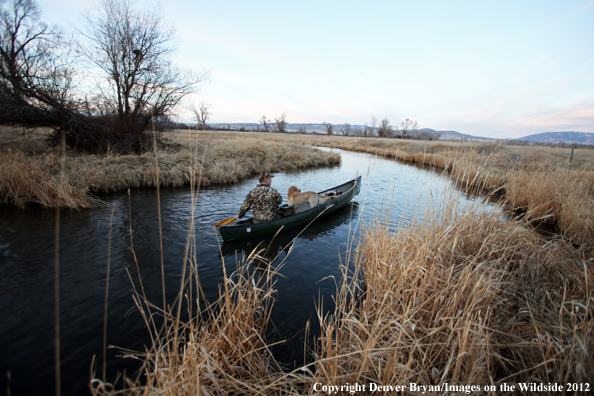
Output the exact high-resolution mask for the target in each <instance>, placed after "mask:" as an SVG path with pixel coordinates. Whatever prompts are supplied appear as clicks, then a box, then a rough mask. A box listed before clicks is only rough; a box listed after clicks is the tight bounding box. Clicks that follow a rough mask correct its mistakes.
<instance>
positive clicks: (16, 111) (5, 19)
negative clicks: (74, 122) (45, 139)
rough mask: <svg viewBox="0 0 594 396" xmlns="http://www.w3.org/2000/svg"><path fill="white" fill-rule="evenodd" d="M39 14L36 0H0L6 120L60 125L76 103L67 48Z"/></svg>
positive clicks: (0, 97)
mask: <svg viewBox="0 0 594 396" xmlns="http://www.w3.org/2000/svg"><path fill="white" fill-rule="evenodd" d="M40 16H41V10H40V9H39V7H38V6H37V4H36V3H35V1H34V0H11V1H6V0H0V121H1V122H6V123H13V122H14V123H20V124H23V125H29V126H38V125H49V126H56V125H59V124H60V122H61V121H64V118H67V119H69V118H70V117H67V116H64V113H70V110H71V109H72V108H75V107H76V105H75V104H74V102H73V101H72V100H71V95H70V93H71V89H72V76H73V69H72V68H71V67H70V65H69V63H70V62H69V57H68V51H67V48H66V47H65V46H64V45H63V42H62V41H61V34H60V31H59V30H58V29H57V28H49V27H48V26H47V25H46V24H45V23H43V22H41V21H40ZM68 121H71V120H70V119H69V120H68Z"/></svg>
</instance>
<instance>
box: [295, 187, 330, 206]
mask: <svg viewBox="0 0 594 396" xmlns="http://www.w3.org/2000/svg"><path fill="white" fill-rule="evenodd" d="M331 198H332V197H325V198H324V197H321V196H320V195H319V194H318V193H315V192H313V191H306V192H303V193H302V192H301V190H300V189H298V188H297V187H295V186H291V187H290V188H289V192H288V193H287V205H289V206H293V207H295V208H298V207H300V206H301V205H303V204H305V203H309V206H310V207H311V208H314V207H315V206H316V205H317V204H318V203H324V202H327V201H328V200H329V199H331Z"/></svg>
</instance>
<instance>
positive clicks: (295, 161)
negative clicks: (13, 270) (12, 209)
mask: <svg viewBox="0 0 594 396" xmlns="http://www.w3.org/2000/svg"><path fill="white" fill-rule="evenodd" d="M46 134H47V131H44V130H38V131H30V132H28V136H24V134H23V132H22V131H19V130H15V129H12V128H4V129H3V130H2V131H1V132H0V136H1V138H0V202H2V203H7V204H11V205H15V206H19V207H26V206H29V205H39V206H42V207H54V206H56V205H60V206H61V207H67V208H72V209H84V208H89V207H93V206H97V205H100V204H101V201H100V200H99V199H97V198H96V197H94V195H93V194H96V193H108V192H115V191H122V190H126V189H128V188H134V187H155V186H156V185H157V167H156V162H157V161H158V165H159V166H158V172H159V174H158V178H159V185H160V186H162V187H169V186H171V187H178V186H182V185H188V184H190V181H191V180H198V179H200V180H201V185H202V186H210V185H213V184H227V183H234V182H237V181H238V180H241V179H245V178H248V177H254V176H255V175H257V174H258V173H260V172H262V171H266V172H278V171H281V170H287V169H297V168H305V167H311V166H325V165H333V164H338V163H340V155H338V154H334V153H329V152H324V151H321V150H316V149H314V148H313V147H311V146H309V145H302V144H299V143H289V144H287V143H285V142H282V143H279V142H277V141H269V140H263V139H259V138H257V137H253V136H243V135H235V136H231V137H226V138H224V139H223V138H222V136H219V135H216V134H197V133H196V131H192V132H187V131H178V132H177V133H170V134H168V135H166V136H165V137H166V141H167V142H168V144H166V145H161V146H160V147H159V148H158V150H157V157H155V153H154V152H150V153H145V154H143V155H110V154H107V155H89V154H81V153H77V152H73V151H71V150H64V153H65V154H64V155H63V154H62V150H61V149H60V148H49V147H47V145H46V144H45V141H44V138H45V135H46Z"/></svg>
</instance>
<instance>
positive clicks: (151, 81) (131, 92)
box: [78, 0, 207, 140]
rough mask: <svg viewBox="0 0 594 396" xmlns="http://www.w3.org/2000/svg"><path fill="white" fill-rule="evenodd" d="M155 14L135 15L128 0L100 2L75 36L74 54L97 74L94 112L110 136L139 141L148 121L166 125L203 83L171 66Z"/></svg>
mask: <svg viewBox="0 0 594 396" xmlns="http://www.w3.org/2000/svg"><path fill="white" fill-rule="evenodd" d="M158 12H159V10H154V9H152V10H143V11H141V10H137V9H135V8H134V3H133V0H103V1H102V3H101V6H100V8H99V9H98V10H97V11H96V13H95V14H93V15H90V16H87V18H86V23H85V27H84V28H83V29H82V30H81V31H80V33H81V35H82V37H83V41H82V42H81V43H80V45H79V46H78V52H79V54H80V55H81V56H82V57H84V59H85V60H86V61H87V62H88V64H89V65H90V66H91V67H93V68H95V69H96V70H97V71H98V72H99V73H100V74H102V79H100V80H98V81H97V91H96V98H97V101H98V103H97V104H98V106H97V108H98V109H99V110H100V111H102V112H105V115H106V116H108V119H109V120H111V131H112V133H113V134H115V135H125V136H130V138H131V139H136V140H138V139H143V138H144V137H145V136H144V133H145V130H146V127H147V126H148V125H149V123H150V121H151V119H167V118H168V117H169V116H170V115H171V114H172V112H173V110H174V108H175V107H176V106H177V105H178V104H179V102H180V101H181V100H182V98H184V97H185V96H186V95H187V94H189V93H191V92H193V91H194V90H195V88H196V87H197V85H198V84H199V83H200V82H201V81H204V80H205V78H206V77H207V76H206V75H205V74H201V75H198V74H196V73H193V72H190V71H184V70H182V69H180V68H177V67H175V66H174V65H173V64H172V62H171V60H170V56H171V54H172V52H173V47H172V44H171V42H172V39H173V36H174V31H173V29H172V28H171V27H169V26H168V25H166V24H165V23H164V22H163V20H162V18H161V16H160V15H159V13H158ZM109 116H112V118H109ZM131 135H132V136H131Z"/></svg>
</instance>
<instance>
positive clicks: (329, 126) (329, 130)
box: [323, 121, 334, 136]
mask: <svg viewBox="0 0 594 396" xmlns="http://www.w3.org/2000/svg"><path fill="white" fill-rule="evenodd" d="M323 124H324V125H325V126H326V134H327V135H329V136H330V135H332V134H333V133H334V125H332V124H331V123H329V122H326V121H324V122H323Z"/></svg>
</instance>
